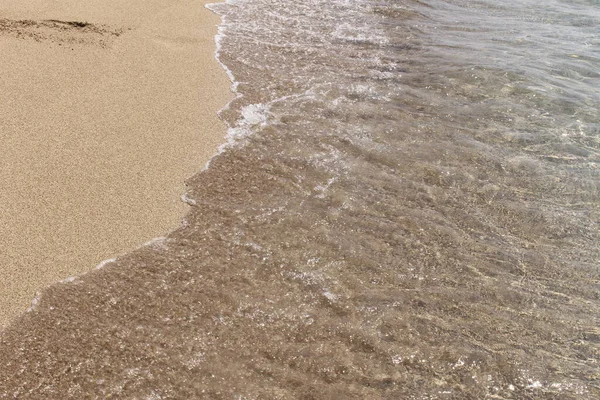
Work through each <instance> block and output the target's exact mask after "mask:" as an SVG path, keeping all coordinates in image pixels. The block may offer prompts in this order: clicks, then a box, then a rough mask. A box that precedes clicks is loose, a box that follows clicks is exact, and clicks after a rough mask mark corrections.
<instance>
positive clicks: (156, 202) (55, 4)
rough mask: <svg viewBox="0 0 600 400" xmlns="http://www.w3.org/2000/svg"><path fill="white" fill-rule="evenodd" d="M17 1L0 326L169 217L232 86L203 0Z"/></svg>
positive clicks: (218, 126)
mask: <svg viewBox="0 0 600 400" xmlns="http://www.w3.org/2000/svg"><path fill="white" fill-rule="evenodd" d="M23 3H25V2H23V1H22V0H3V1H2V3H1V4H0V55H1V57H0V94H1V99H0V237H1V238H2V242H1V243H2V247H1V250H0V326H5V325H6V324H7V323H8V322H9V321H10V320H11V319H14V318H15V317H16V316H17V315H18V314H19V313H22V312H23V311H24V310H26V309H27V308H28V307H29V305H30V303H31V301H32V299H33V298H34V296H35V293H36V292H37V291H39V290H40V289H41V288H43V287H45V286H47V285H50V284H52V283H54V282H56V281H59V280H62V279H65V278H67V277H69V276H73V275H77V274H81V273H84V272H86V271H88V270H90V269H92V268H93V267H94V266H95V265H97V264H98V263H99V262H101V261H102V260H104V259H107V258H112V257H115V256H118V255H119V254H122V253H125V252H127V251H128V250H131V249H133V248H135V247H137V246H139V245H141V244H143V243H144V242H146V241H148V240H151V239H152V238H155V237H158V236H162V235H164V234H166V233H167V232H169V231H170V230H172V229H174V228H176V227H177V226H178V225H179V224H180V221H181V218H182V216H183V215H184V213H185V211H186V207H187V206H186V205H185V204H184V203H183V202H182V201H181V199H180V197H181V195H182V194H183V193H184V190H185V186H184V182H185V179H186V178H188V177H190V176H191V175H193V174H194V173H195V172H197V171H199V170H201V169H202V167H203V166H204V165H205V163H206V162H207V160H208V159H209V158H210V156H211V155H213V154H214V153H215V151H216V148H217V146H218V145H219V143H220V142H222V141H223V136H224V135H225V127H224V125H223V124H222V122H221V121H220V120H219V119H218V117H217V115H216V113H217V111H218V110H219V109H220V108H222V107H223V106H224V105H225V104H226V103H227V101H228V100H229V99H230V96H231V94H230V92H229V81H228V80H227V77H226V74H225V72H224V71H223V69H222V68H221V67H220V66H219V65H218V63H217V61H216V60H215V58H214V51H215V48H214V35H215V34H216V26H217V25H218V23H219V18H218V17H217V16H216V15H214V14H212V13H211V12H210V11H208V10H206V9H205V8H204V5H205V4H206V3H208V1H190V0H181V1H173V0H143V1H142V0H135V1H132V0H129V1H117V0H97V1H89V2H88V1H86V2H82V1H80V0H54V1H52V0H33V1H28V2H26V3H27V4H23ZM73 22H77V23H73ZM79 22H83V23H79Z"/></svg>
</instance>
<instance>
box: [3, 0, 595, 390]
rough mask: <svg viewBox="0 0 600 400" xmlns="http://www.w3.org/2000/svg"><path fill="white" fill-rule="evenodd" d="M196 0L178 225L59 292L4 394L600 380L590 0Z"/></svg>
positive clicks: (6, 350)
mask: <svg viewBox="0 0 600 400" xmlns="http://www.w3.org/2000/svg"><path fill="white" fill-rule="evenodd" d="M210 8H211V10H213V11H214V12H216V13H218V14H219V15H221V16H222V19H223V23H222V25H221V27H220V31H219V32H220V33H219V36H218V38H217V44H218V52H217V56H218V59H219V61H220V62H221V63H222V64H223V67H224V68H225V69H226V71H227V72H228V74H229V76H230V77H231V79H232V81H233V89H234V91H235V93H236V94H237V97H236V99H235V100H234V101H233V102H232V103H231V104H229V105H228V107H226V108H225V109H224V110H223V111H222V112H221V117H222V119H223V120H224V121H225V122H226V123H227V125H228V127H229V129H228V137H227V143H225V144H224V145H223V146H222V147H221V149H220V154H218V155H217V156H215V157H214V158H213V159H212V161H211V162H210V163H209V165H208V166H207V167H206V169H205V170H204V171H202V172H200V173H198V174H197V175H196V176H194V177H192V178H191V179H190V180H189V181H188V183H187V192H186V194H185V195H184V197H183V199H184V201H186V202H187V203H188V204H189V205H190V211H189V213H188V214H187V216H186V217H185V220H184V223H183V225H182V226H181V228H180V229H178V230H176V231H175V232H172V233H171V234H169V235H168V236H167V237H165V238H160V239H157V240H155V241H153V242H152V243H150V244H148V245H146V246H144V247H142V248H140V249H139V250H137V251H135V252H133V253H131V254H128V255H126V256H123V257H120V258H119V259H117V260H110V262H107V263H105V264H104V265H103V267H102V268H100V269H98V270H95V271H94V272H91V273H89V274H86V275H84V276H82V277H79V278H76V279H72V280H70V281H66V282H62V283H59V284H57V285H55V286H53V287H51V288H50V289H48V290H47V291H46V292H45V293H44V294H43V295H42V296H41V297H40V298H39V299H38V300H37V303H36V304H35V306H34V307H32V311H30V312H29V313H27V314H25V315H24V316H23V317H22V318H21V319H20V320H18V321H17V322H16V323H14V324H13V325H12V326H11V327H9V328H8V329H7V330H6V331H5V332H4V333H3V334H2V338H1V343H0V359H1V360H2V366H1V367H0V398H44V399H48V398H61V399H65V398H138V399H171V398H177V399H192V398H207V399H379V398H382V399H483V398H504V399H510V398H513V399H526V398H532V399H533V398H535V399H543V398H548V399H550V398H552V399H595V398H599V397H600V373H599V371H600V366H599V360H600V328H598V327H599V326H600V318H599V317H600V313H599V311H598V310H600V269H599V268H600V265H599V262H600V245H599V244H600V234H599V233H600V232H599V225H598V224H599V220H600V180H599V179H600V91H599V89H598V88H600V29H599V27H600V4H599V3H598V1H594V0H588V1H586V0H548V1H545V2H540V1H532V0H522V1H519V2H503V1H500V0H479V1H467V0H445V1H442V0H353V1H351V0H327V1H325V0H303V1H291V0H229V1H228V2H227V3H222V4H214V5H211V6H210Z"/></svg>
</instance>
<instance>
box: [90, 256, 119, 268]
mask: <svg viewBox="0 0 600 400" xmlns="http://www.w3.org/2000/svg"><path fill="white" fill-rule="evenodd" d="M115 261H117V259H116V258H109V259H106V260H104V261H100V263H99V264H98V265H96V268H94V269H102V268H104V267H105V266H106V265H107V264H110V263H113V262H115Z"/></svg>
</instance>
